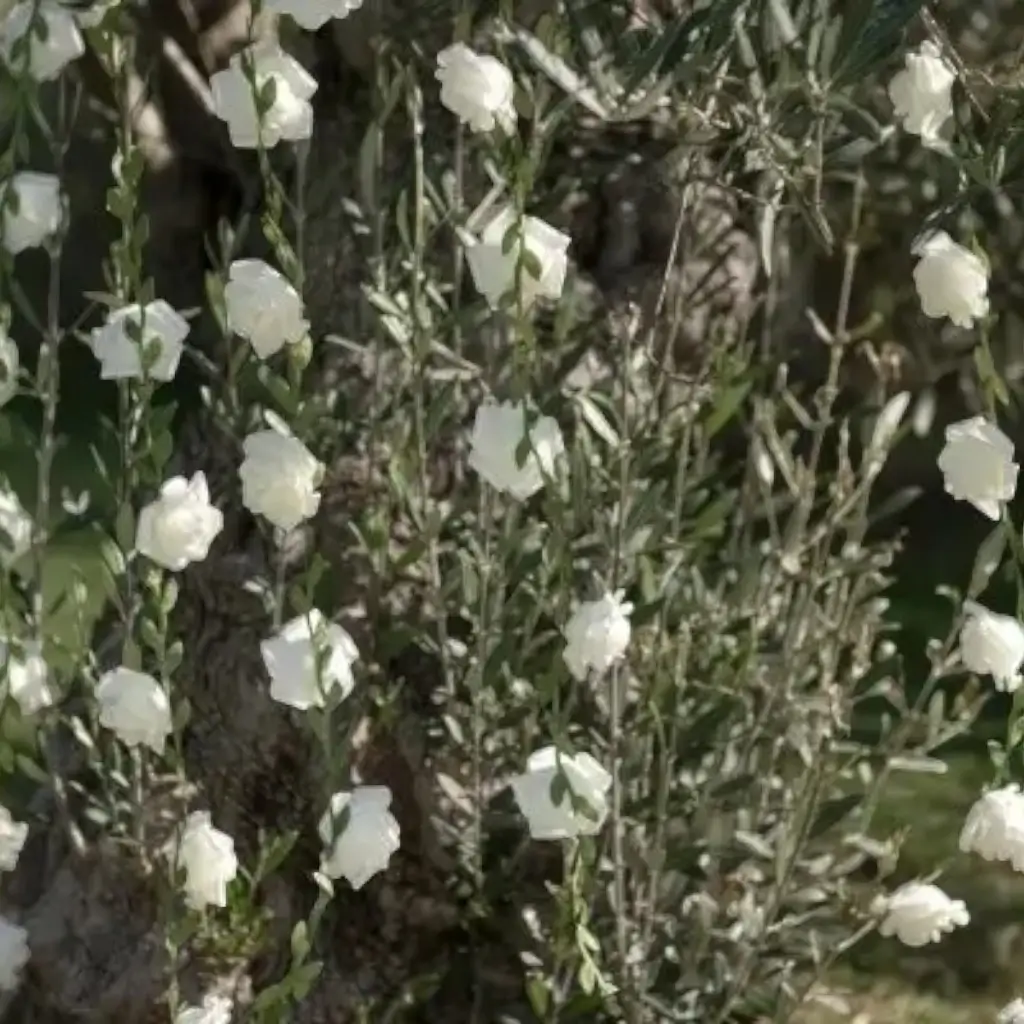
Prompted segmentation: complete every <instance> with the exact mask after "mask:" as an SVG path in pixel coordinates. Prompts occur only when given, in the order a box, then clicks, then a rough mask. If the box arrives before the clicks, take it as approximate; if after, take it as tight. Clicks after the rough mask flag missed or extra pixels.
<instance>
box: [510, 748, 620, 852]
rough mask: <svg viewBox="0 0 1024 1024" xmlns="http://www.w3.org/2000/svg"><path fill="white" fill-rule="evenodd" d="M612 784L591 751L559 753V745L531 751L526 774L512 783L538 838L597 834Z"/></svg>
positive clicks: (533, 832)
mask: <svg viewBox="0 0 1024 1024" xmlns="http://www.w3.org/2000/svg"><path fill="white" fill-rule="evenodd" d="M611 784H612V777H611V776H610V775H609V774H608V772H606V771H605V770H604V768H602V767H601V765H600V764H598V763H597V761H595V760H594V758H592V757H591V756H590V754H576V755H570V754H560V753H559V752H558V749H557V748H556V747H544V748H542V749H541V750H537V751H535V752H534V753H532V754H531V755H530V759H529V761H527V763H526V771H525V773H524V774H522V775H517V776H515V778H513V779H512V780H511V783H510V785H511V786H512V792H513V794H514V795H515V798H516V803H517V804H518V805H519V810H520V811H522V813H523V816H524V817H525V818H526V822H527V825H528V826H529V828H530V835H531V836H532V837H533V838H534V839H570V838H572V837H573V836H592V835H595V834H596V833H597V832H598V831H599V830H600V828H601V826H602V825H603V824H604V821H605V818H606V817H607V816H608V796H607V794H608V790H609V788H610V787H611ZM553 788H554V789H555V791H556V793H557V796H558V802H557V803H555V800H554V797H553V795H552V789H553ZM570 789H571V790H572V793H573V794H574V795H575V802H574V800H573V797H572V796H571V795H570V793H569V790H570ZM558 791H560V792H558Z"/></svg>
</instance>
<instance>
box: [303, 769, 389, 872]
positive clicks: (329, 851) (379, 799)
mask: <svg viewBox="0 0 1024 1024" xmlns="http://www.w3.org/2000/svg"><path fill="white" fill-rule="evenodd" d="M390 806H391V790H390V789H388V787H387V786H356V788H355V789H353V790H352V792H351V793H347V792H341V793H335V794H334V796H332V797H331V803H330V808H329V809H328V811H327V812H326V813H325V814H324V816H323V817H322V818H321V819H320V828H319V832H320V838H321V839H322V840H323V843H324V853H323V861H322V863H321V867H320V870H321V871H323V872H324V874H325V875H327V876H329V877H330V878H345V879H347V880H348V883H349V885H351V886H352V888H353V889H361V888H362V887H363V886H364V885H365V884H366V883H367V882H368V881H369V880H370V879H371V878H373V876H374V875H375V874H377V872H378V871H384V870H385V869H386V868H387V866H388V863H389V862H390V860H391V855H392V854H393V853H394V852H395V851H396V850H397V849H398V847H399V845H400V839H399V834H400V833H399V828H398V822H397V821H396V820H395V817H394V815H393V814H392V813H391V811H389V810H388V808H389V807H390ZM343 815H344V816H345V817H346V818H347V820H346V821H345V822H344V827H342V817H343Z"/></svg>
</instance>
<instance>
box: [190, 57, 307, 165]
mask: <svg viewBox="0 0 1024 1024" xmlns="http://www.w3.org/2000/svg"><path fill="white" fill-rule="evenodd" d="M248 61H251V62H252V75H253V80H252V81H250V78H249V75H248V74H247V72H246V70H245V68H246V62H248ZM270 82H273V93H274V100H273V102H272V103H271V104H270V108H269V109H268V110H266V111H265V112H264V114H263V117H262V120H261V119H260V117H259V114H258V112H257V109H256V100H255V96H254V95H253V84H255V86H256V92H257V94H258V95H260V96H263V95H264V90H266V89H267V88H269V83H270ZM210 89H211V91H212V93H213V108H214V112H215V113H216V114H217V116H218V117H219V118H220V119H221V120H222V121H224V122H225V123H226V124H227V126H228V134H229V135H230V136H231V142H232V144H233V145H235V146H237V147H238V148H239V149H256V148H257V147H258V146H259V145H260V144H261V143H262V145H263V146H264V147H265V148H267V149H273V148H274V146H276V145H277V144H278V143H279V142H280V141H281V140H282V139H283V140H284V141H285V142H298V141H299V140H300V139H308V138H309V137H310V136H311V135H312V134H313V107H312V106H311V104H310V102H309V101H310V99H311V97H312V96H313V93H315V92H316V80H315V79H314V78H313V77H312V76H311V75H310V74H309V72H307V71H306V69H305V68H304V67H303V66H302V65H301V64H300V63H299V62H298V61H297V60H295V58H294V57H290V56H289V55H288V54H287V53H285V52H284V50H282V49H281V47H280V46H278V45H277V44H276V43H260V44H257V45H256V46H251V47H249V48H248V49H246V50H243V51H242V52H241V53H236V54H235V55H234V56H233V57H232V58H231V63H230V64H229V65H228V67H226V68H225V69H224V70H223V71H218V72H217V73H216V74H215V75H214V76H213V77H212V78H211V79H210Z"/></svg>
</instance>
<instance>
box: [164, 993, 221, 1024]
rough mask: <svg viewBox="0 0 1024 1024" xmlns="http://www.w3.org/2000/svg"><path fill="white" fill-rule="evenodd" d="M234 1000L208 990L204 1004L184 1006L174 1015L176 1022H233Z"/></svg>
mask: <svg viewBox="0 0 1024 1024" xmlns="http://www.w3.org/2000/svg"><path fill="white" fill-rule="evenodd" d="M232 1009H233V1006H232V1002H231V1000H230V999H228V998H227V997H226V996H218V995H215V994H214V993H213V992H208V993H207V994H206V995H205V996H203V1005H202V1006H183V1007H182V1008H181V1009H180V1010H179V1011H178V1012H177V1013H176V1014H175V1016H174V1024H231V1013H232Z"/></svg>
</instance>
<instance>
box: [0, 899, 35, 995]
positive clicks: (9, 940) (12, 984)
mask: <svg viewBox="0 0 1024 1024" xmlns="http://www.w3.org/2000/svg"><path fill="white" fill-rule="evenodd" d="M28 958H29V948H28V932H27V931H26V930H25V929H24V928H22V927H21V925H17V924H15V923H14V922H13V921H11V920H9V919H8V918H6V917H3V916H2V915H0V991H4V992H13V991H14V990H15V989H16V988H17V987H18V986H19V985H20V984H21V972H22V969H23V968H24V966H25V964H27V963H28Z"/></svg>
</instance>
